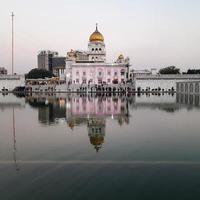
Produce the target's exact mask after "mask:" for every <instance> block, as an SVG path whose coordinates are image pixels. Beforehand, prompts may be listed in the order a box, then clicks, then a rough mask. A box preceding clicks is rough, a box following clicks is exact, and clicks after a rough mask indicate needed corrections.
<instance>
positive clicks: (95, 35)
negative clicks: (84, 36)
mask: <svg viewBox="0 0 200 200" xmlns="http://www.w3.org/2000/svg"><path fill="white" fill-rule="evenodd" d="M90 42H104V37H103V35H102V34H101V33H100V32H99V31H98V27H97V25H96V30H95V32H94V33H92V35H91V36H90Z"/></svg>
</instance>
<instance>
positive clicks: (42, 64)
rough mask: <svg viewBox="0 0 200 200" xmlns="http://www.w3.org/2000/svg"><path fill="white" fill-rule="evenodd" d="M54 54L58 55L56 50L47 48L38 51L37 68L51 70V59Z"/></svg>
mask: <svg viewBox="0 0 200 200" xmlns="http://www.w3.org/2000/svg"><path fill="white" fill-rule="evenodd" d="M56 56H58V52H56V51H49V50H43V51H40V52H39V54H38V56H37V57H38V68H39V69H46V70H49V71H52V68H53V66H52V64H53V61H52V59H53V58H54V57H56Z"/></svg>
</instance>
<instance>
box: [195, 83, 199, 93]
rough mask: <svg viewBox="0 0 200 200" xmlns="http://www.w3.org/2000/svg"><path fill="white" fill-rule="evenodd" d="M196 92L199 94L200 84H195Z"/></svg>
mask: <svg viewBox="0 0 200 200" xmlns="http://www.w3.org/2000/svg"><path fill="white" fill-rule="evenodd" d="M195 92H196V93H199V83H195Z"/></svg>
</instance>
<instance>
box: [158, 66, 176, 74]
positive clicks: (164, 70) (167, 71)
mask: <svg viewBox="0 0 200 200" xmlns="http://www.w3.org/2000/svg"><path fill="white" fill-rule="evenodd" d="M159 73H160V74H180V69H178V68H176V67H175V66H169V67H165V68H162V69H160V71H159Z"/></svg>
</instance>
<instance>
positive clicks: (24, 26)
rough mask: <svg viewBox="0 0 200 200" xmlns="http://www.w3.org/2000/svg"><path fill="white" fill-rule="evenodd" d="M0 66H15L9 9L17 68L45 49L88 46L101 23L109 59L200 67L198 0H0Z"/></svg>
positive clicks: (30, 64) (29, 65) (34, 59)
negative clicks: (12, 21)
mask: <svg viewBox="0 0 200 200" xmlns="http://www.w3.org/2000/svg"><path fill="white" fill-rule="evenodd" d="M0 3H1V6H0V22H1V23H0V25H1V27H0V67H5V68H7V69H8V70H9V72H10V70H11V17H10V15H11V12H12V11H13V12H14V14H15V72H17V73H25V72H27V71H28V70H30V69H31V68H34V67H37V53H38V51H39V50H42V49H49V50H55V51H58V52H59V54H60V55H61V56H65V55H66V52H67V51H69V50H70V49H83V50H86V49H87V44H88V40H89V36H90V34H91V33H92V32H93V31H94V29H95V24H96V23H98V24H99V31H100V32H101V33H102V34H103V35H104V38H105V44H106V50H107V60H108V61H113V60H115V58H116V57H117V56H118V55H119V54H121V53H122V54H124V56H129V57H130V59H131V63H132V66H133V67H134V68H136V69H150V68H152V67H157V68H161V67H165V66H169V65H176V66H177V67H180V68H181V69H183V70H184V69H187V68H189V67H190V68H192V67H199V68H200V1H199V0H101V1H99V0H98V1H96V0H56V1H55V0H54V1H52V0H6V1H4V0H0Z"/></svg>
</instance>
